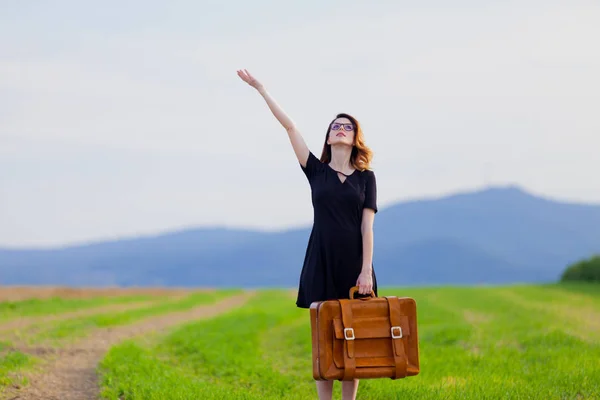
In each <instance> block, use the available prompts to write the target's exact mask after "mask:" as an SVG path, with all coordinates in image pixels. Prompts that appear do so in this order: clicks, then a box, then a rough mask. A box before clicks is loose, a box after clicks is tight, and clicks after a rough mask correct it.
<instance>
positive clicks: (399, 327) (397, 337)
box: [390, 326, 402, 339]
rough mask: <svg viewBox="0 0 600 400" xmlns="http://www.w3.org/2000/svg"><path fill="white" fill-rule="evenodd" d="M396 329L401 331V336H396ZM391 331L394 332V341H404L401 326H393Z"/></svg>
mask: <svg viewBox="0 0 600 400" xmlns="http://www.w3.org/2000/svg"><path fill="white" fill-rule="evenodd" d="M394 329H398V330H399V331H400V335H398V336H396V335H394ZM390 331H391V332H392V339H402V327H401V326H392V328H391V329H390Z"/></svg>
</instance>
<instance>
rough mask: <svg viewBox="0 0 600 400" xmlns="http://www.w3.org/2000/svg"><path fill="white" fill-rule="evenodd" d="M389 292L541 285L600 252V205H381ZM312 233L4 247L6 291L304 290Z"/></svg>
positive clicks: (465, 198) (187, 235)
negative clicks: (21, 287) (30, 287)
mask: <svg viewBox="0 0 600 400" xmlns="http://www.w3.org/2000/svg"><path fill="white" fill-rule="evenodd" d="M374 230H375V249H374V259H373V262H374V265H375V272H376V274H377V279H378V282H379V284H380V285H414V284H419V285H427V284H448V283H452V284H473V283H492V284H493V283H511V282H541V281H553V280H556V279H558V277H559V275H560V273H561V272H562V270H563V269H564V268H565V267H566V265H567V264H569V263H571V262H573V261H576V260H579V259H581V258H586V257H589V256H590V255H592V254H595V253H600V205H585V204H569V203H562V202H557V201H552V200H549V199H543V198H539V197H536V196H533V195H531V194H529V193H527V192H525V191H524V190H522V189H520V188H518V187H514V186H509V187H503V188H490V189H486V190H482V191H477V192H470V193H461V194H456V195H452V196H447V197H443V198H439V199H428V200H419V201H410V202H401V203H397V204H395V205H393V206H390V207H387V208H381V209H380V212H379V213H378V214H377V217H376V219H375V227H374ZM309 235H310V226H307V227H305V228H302V229H293V230H286V231H280V232H274V233H272V232H269V233H265V232H260V231H252V230H236V229H224V228H218V227H208V228H199V229H191V230H184V231H180V232H174V233H169V234H164V235H157V236H153V237H142V238H132V239H127V240H119V241H111V242H102V243H94V244H87V245H78V246H71V247H65V248H57V249H52V250H35V249H31V250H11V249H0V284H60V285H92V286H104V285H122V286H132V285H135V286H146V285H166V286H244V287H269V286H290V287H295V286H296V285H297V282H298V277H299V274H300V269H301V268H302V261H303V258H304V252H305V249H306V244H307V242H308V237H309Z"/></svg>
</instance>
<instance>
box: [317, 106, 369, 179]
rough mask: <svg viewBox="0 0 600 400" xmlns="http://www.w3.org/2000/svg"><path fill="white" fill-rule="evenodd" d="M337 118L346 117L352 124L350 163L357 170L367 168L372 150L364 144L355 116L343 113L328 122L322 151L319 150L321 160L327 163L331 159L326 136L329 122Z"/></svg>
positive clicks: (329, 146) (327, 135) (329, 128)
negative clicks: (352, 138)
mask: <svg viewBox="0 0 600 400" xmlns="http://www.w3.org/2000/svg"><path fill="white" fill-rule="evenodd" d="M338 118H348V119H349V120H350V122H351V123H352V125H354V145H353V147H352V154H351V155H350V163H351V164H352V166H353V167H354V168H355V169H357V170H359V171H364V170H367V169H369V168H370V166H371V160H372V159H373V151H372V150H371V149H370V148H369V147H368V146H367V145H366V144H365V137H364V135H363V131H362V129H361V127H360V124H359V123H358V121H357V120H356V118H354V117H353V116H351V115H349V114H345V113H340V114H338V115H336V116H335V118H334V119H333V120H332V121H331V122H330V123H329V127H328V128H327V133H326V134H325V143H324V144H323V151H322V152H321V162H324V163H328V162H329V161H331V145H330V144H327V138H328V137H329V131H330V130H331V124H332V123H333V122H334V121H335V120H336V119H338Z"/></svg>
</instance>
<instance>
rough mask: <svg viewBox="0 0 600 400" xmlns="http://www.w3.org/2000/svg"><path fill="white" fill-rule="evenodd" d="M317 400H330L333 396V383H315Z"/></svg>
mask: <svg viewBox="0 0 600 400" xmlns="http://www.w3.org/2000/svg"><path fill="white" fill-rule="evenodd" d="M316 382H317V393H318V394H319V400H331V397H332V396H333V381H316Z"/></svg>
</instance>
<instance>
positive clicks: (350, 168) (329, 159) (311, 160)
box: [237, 70, 377, 400]
mask: <svg viewBox="0 0 600 400" xmlns="http://www.w3.org/2000/svg"><path fill="white" fill-rule="evenodd" d="M237 73H238V75H239V77H240V78H241V79H243V80H244V81H245V82H246V83H248V84H249V85H250V86H252V87H254V88H255V89H256V90H257V91H258V92H259V93H260V94H261V95H262V97H263V98H264V99H265V101H266V102H267V105H268V106H269V108H270V110H271V112H272V113H273V115H274V116H275V118H277V120H278V121H279V122H280V123H281V125H283V127H284V128H285V130H286V131H287V133H288V137H289V139H290V142H291V144H292V147H293V149H294V153H295V154H296V157H297V158H298V162H299V163H300V166H301V168H302V171H303V172H304V174H305V175H306V178H307V179H308V181H309V183H310V187H311V194H312V204H313V209H314V222H313V227H312V231H311V234H310V238H309V241H308V246H307V249H306V255H305V258H304V264H303V267H302V272H301V274H300V282H299V289H298V298H297V300H296V305H297V306H298V307H301V308H310V304H311V303H312V302H314V301H322V300H330V299H344V298H345V299H347V298H349V291H350V288H351V287H352V286H358V293H359V294H360V295H370V294H371V292H373V293H374V294H375V296H377V280H376V277H375V272H374V269H373V262H372V260H373V221H374V218H375V213H376V212H377V186H376V182H375V174H374V173H373V171H371V170H370V169H369V164H370V162H371V159H372V156H373V155H372V152H371V150H370V149H369V148H368V147H367V146H366V145H365V141H364V137H363V133H362V130H361V128H360V125H359V123H358V121H357V120H356V119H355V118H354V117H352V116H351V115H348V114H338V115H337V116H336V118H334V119H333V121H331V122H330V124H329V126H328V127H327V133H326V135H325V140H324V144H323V150H322V153H321V157H320V159H317V158H316V157H315V155H314V154H313V153H312V152H311V151H310V150H309V149H308V147H307V145H306V143H305V141H304V139H303V137H302V135H301V134H300V132H299V131H298V128H297V127H296V125H295V124H294V122H293V121H292V120H291V119H290V118H289V117H288V116H287V115H286V113H285V112H284V111H283V110H282V109H281V107H280V106H279V105H278V104H277V103H276V102H275V100H274V99H273V97H271V95H270V94H269V93H268V92H267V90H266V89H265V87H264V86H263V85H262V84H261V83H260V82H259V81H258V80H257V79H256V78H254V77H253V76H252V75H251V74H250V73H249V72H248V71H247V70H238V71H237ZM316 383H317V392H318V393H319V399H321V400H324V399H327V400H329V399H331V397H332V389H333V381H317V382H316ZM357 389H358V379H355V380H354V381H346V382H344V381H342V399H343V400H346V399H355V397H356V392H357Z"/></svg>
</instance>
